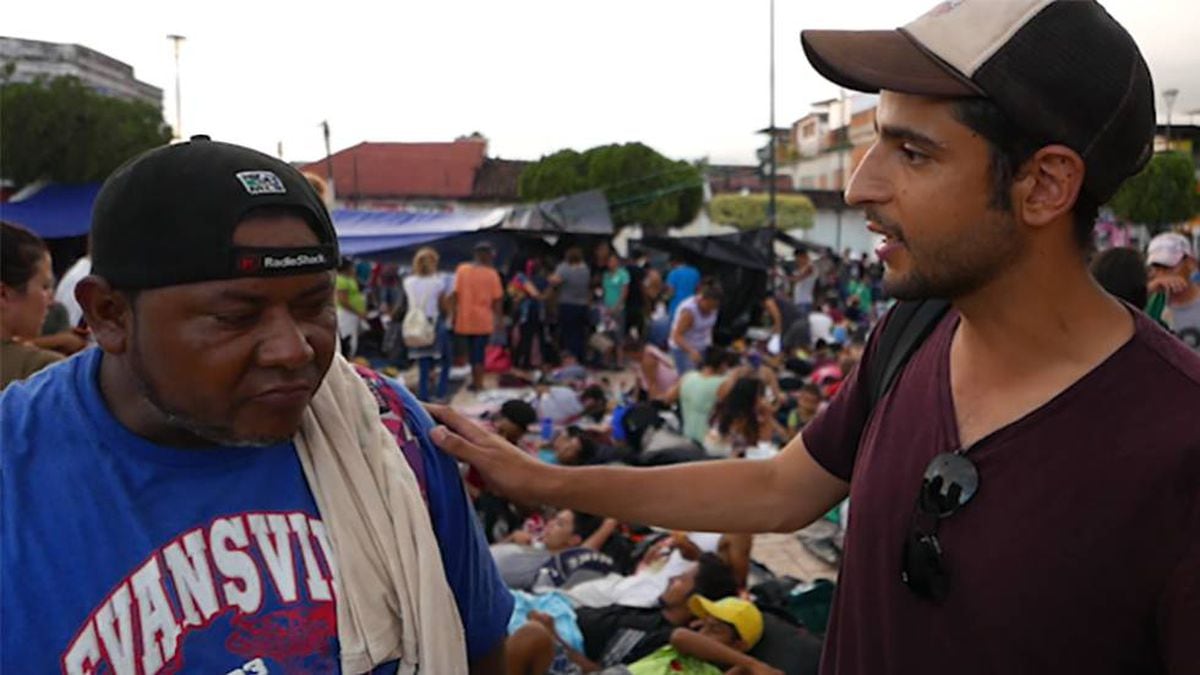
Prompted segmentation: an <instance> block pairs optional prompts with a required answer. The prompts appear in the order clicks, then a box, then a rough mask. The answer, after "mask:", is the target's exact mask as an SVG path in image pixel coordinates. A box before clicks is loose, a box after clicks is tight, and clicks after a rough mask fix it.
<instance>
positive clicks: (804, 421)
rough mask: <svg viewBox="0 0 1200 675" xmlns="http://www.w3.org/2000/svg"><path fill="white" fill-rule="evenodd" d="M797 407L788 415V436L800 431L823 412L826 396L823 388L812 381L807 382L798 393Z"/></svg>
mask: <svg viewBox="0 0 1200 675" xmlns="http://www.w3.org/2000/svg"><path fill="white" fill-rule="evenodd" d="M795 398H796V407H795V408H794V409H793V410H792V412H791V414H790V415H789V416H788V425H787V426H788V436H795V435H796V434H798V433H800V431H801V430H802V429H804V427H805V426H807V425H808V423H809V422H811V421H813V420H814V419H816V417H817V413H819V412H821V406H822V404H823V403H824V397H823V396H821V388H820V387H818V386H817V385H815V384H813V383H811V382H805V383H804V384H803V385H802V386H801V387H800V389H799V390H798V391H797V393H796V397H795Z"/></svg>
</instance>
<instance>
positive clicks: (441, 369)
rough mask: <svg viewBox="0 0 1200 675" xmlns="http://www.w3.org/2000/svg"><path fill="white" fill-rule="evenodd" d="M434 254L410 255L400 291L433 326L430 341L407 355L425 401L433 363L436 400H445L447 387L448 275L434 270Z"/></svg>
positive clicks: (419, 394) (427, 250)
mask: <svg viewBox="0 0 1200 675" xmlns="http://www.w3.org/2000/svg"><path fill="white" fill-rule="evenodd" d="M438 261H439V258H438V253H437V251H435V250H433V249H432V248H429V247H425V248H422V249H421V250H419V251H417V254H416V255H415V256H413V271H412V274H410V275H408V276H407V277H406V278H405V279H404V294H405V296H407V298H408V307H409V310H410V311H411V310H412V308H420V309H421V311H423V312H424V313H425V317H426V318H427V319H429V322H430V323H431V324H433V326H434V328H435V333H434V335H435V337H434V340H433V344H431V345H429V346H428V347H413V348H410V349H409V351H408V356H409V358H411V359H414V360H415V361H416V362H417V373H418V375H417V377H418V378H419V379H418V381H417V398H419V399H421V400H422V401H429V400H430V399H429V379H430V376H431V375H432V374H433V367H434V365H437V366H438V384H437V392H436V396H437V400H439V401H444V400H445V399H446V394H447V389H448V388H449V386H450V365H451V358H452V356H451V352H450V329H449V322H448V321H447V316H446V315H447V314H448V311H447V309H448V303H447V296H448V295H449V293H450V289H449V277H447V276H446V275H445V274H440V273H439V272H438Z"/></svg>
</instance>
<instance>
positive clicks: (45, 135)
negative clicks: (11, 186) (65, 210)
mask: <svg viewBox="0 0 1200 675" xmlns="http://www.w3.org/2000/svg"><path fill="white" fill-rule="evenodd" d="M170 140H171V129H170V127H169V126H167V125H166V123H164V122H163V118H162V111H161V110H160V109H159V108H158V107H156V106H153V105H150V104H148V103H144V102H135V101H124V100H121V99H117V98H112V97H108V96H103V95H101V94H98V93H96V92H94V91H92V90H91V89H89V88H88V87H86V86H84V84H83V83H82V82H80V81H79V80H78V79H77V78H74V77H59V78H55V79H53V80H49V81H45V80H41V81H37V82H33V83H4V84H3V86H0V176H3V177H4V178H7V179H9V180H12V181H13V182H14V183H16V184H17V185H18V186H21V185H24V184H26V183H29V182H31V181H34V180H38V179H43V178H45V179H49V180H55V181H61V182H66V183H79V182H88V181H96V180H102V179H104V178H105V177H106V176H108V174H110V173H112V171H113V169H115V168H117V167H118V166H120V165H121V163H123V162H124V161H125V160H127V159H129V158H130V157H133V156H135V155H137V154H138V153H140V152H143V151H145V150H148V149H150V148H153V147H156V146H159V145H163V144H164V143H167V142H168V141H170Z"/></svg>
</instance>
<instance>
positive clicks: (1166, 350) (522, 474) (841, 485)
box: [432, 0, 1200, 674]
mask: <svg viewBox="0 0 1200 675" xmlns="http://www.w3.org/2000/svg"><path fill="white" fill-rule="evenodd" d="M801 39H802V42H803V44H804V49H805V52H806V54H807V55H808V58H809V60H810V62H811V63H812V64H813V66H814V67H815V68H816V69H817V70H818V71H819V72H821V73H822V74H823V75H825V76H826V77H828V78H829V79H831V80H833V81H835V82H837V83H838V84H840V85H842V86H845V87H849V88H852V89H858V90H862V91H879V92H880V98H879V106H878V109H877V111H876V124H877V129H878V132H879V133H878V137H877V139H876V141H875V143H874V144H873V145H872V146H871V147H870V149H869V150H868V151H867V153H866V155H865V156H864V157H863V159H862V161H861V163H860V164H859V166H858V167H857V169H856V170H855V173H854V175H853V177H852V178H851V180H850V183H849V186H848V187H847V190H846V195H845V196H846V200H847V202H849V203H850V204H852V205H854V206H857V207H858V208H862V209H863V210H864V211H865V212H866V213H867V214H868V219H869V221H870V224H869V228H870V229H871V230H872V231H874V232H877V233H879V234H881V235H883V236H884V244H883V245H882V246H881V247H880V250H879V251H878V255H879V257H880V258H881V259H882V260H883V261H884V263H885V264H886V266H887V271H886V274H885V277H884V286H885V289H886V290H887V292H888V293H889V294H891V295H893V296H895V297H898V298H901V299H925V298H946V299H948V300H950V302H951V305H952V307H951V309H950V310H949V311H948V312H947V313H946V314H945V316H944V317H943V318H942V319H941V321H940V323H939V324H938V325H937V326H936V327H935V329H934V330H933V332H932V333H931V334H930V335H929V337H928V338H927V339H925V340H924V342H923V343H922V344H921V345H920V347H919V348H918V349H917V350H916V351H915V352H914V354H913V355H912V357H911V359H910V360H909V361H908V362H907V364H906V365H905V367H904V369H903V370H902V371H901V372H900V374H899V376H898V378H897V379H896V380H895V383H894V385H893V386H892V388H891V389H890V391H888V392H887V393H886V394H885V395H884V396H883V397H882V398H881V399H879V401H878V402H877V403H874V404H872V403H871V397H870V395H869V394H868V389H869V385H868V376H867V373H869V372H871V370H872V369H871V368H870V365H871V364H872V363H874V361H873V359H879V358H885V357H886V355H881V354H880V352H879V349H880V344H879V339H878V337H877V336H876V337H875V338H873V339H872V341H871V343H870V344H869V345H868V348H867V350H866V353H865V354H864V359H863V365H862V367H860V368H859V369H857V370H856V371H855V372H854V373H852V374H851V375H850V376H849V377H848V378H847V380H846V382H845V383H844V385H843V386H842V388H841V389H840V391H839V392H838V394H837V396H836V397H835V398H834V399H833V401H832V402H831V403H830V405H829V406H828V408H827V409H826V410H825V411H824V412H823V413H822V414H821V415H819V416H818V417H817V418H816V419H815V420H813V421H812V422H811V423H810V424H809V425H808V426H807V427H805V429H804V431H803V432H802V434H801V435H800V436H798V437H796V438H794V439H793V440H792V442H791V443H790V444H789V445H788V447H787V448H786V449H785V451H784V452H783V453H781V454H780V455H779V456H778V457H776V458H775V459H772V460H768V461H759V462H746V461H736V460H735V461H723V462H701V463H697V464H692V465H682V466H675V467H669V468H661V469H629V468H614V467H592V468H582V469H580V468H564V467H545V466H541V465H539V464H538V463H537V462H535V461H534V460H532V459H529V458H527V457H526V456H525V455H523V454H522V453H520V452H518V451H516V450H515V449H514V448H511V447H509V446H507V445H505V444H504V443H502V442H500V441H498V440H496V439H495V438H492V437H490V436H488V435H487V434H484V433H482V432H480V431H479V430H478V429H477V428H475V427H473V426H472V425H470V424H469V423H468V422H466V421H465V420H463V419H462V418H461V417H459V416H457V415H456V414H454V413H453V412H452V411H448V410H445V409H439V410H437V411H435V416H436V417H438V419H439V420H440V421H441V422H442V423H443V424H444V425H445V427H444V428H439V429H435V430H434V432H433V433H432V436H433V438H434V439H435V441H436V442H438V443H439V444H441V445H442V447H444V448H446V449H447V450H448V451H450V452H451V453H452V454H455V455H457V456H458V457H460V458H462V459H466V460H467V461H469V462H471V463H473V464H474V465H476V466H478V467H479V468H480V469H481V471H482V472H483V474H484V475H485V476H486V477H488V479H489V480H491V481H492V482H493V484H494V485H496V486H497V488H498V489H500V490H502V491H508V492H512V493H520V494H523V495H525V496H526V497H527V498H531V499H533V500H536V501H543V502H549V503H555V504H560V505H563V506H569V507H571V508H578V509H583V510H586V511H589V512H594V513H602V514H605V515H610V516H614V517H617V518H620V519H623V520H629V521H634V522H648V523H654V524H658V525H663V526H667V527H673V528H678V529H686V530H708V531H718V532H736V531H748V532H757V531H766V530H775V531H784V532H787V531H793V530H795V529H797V528H798V527H801V526H803V525H805V524H807V523H809V522H811V521H813V520H815V519H816V518H818V517H819V516H820V515H821V514H823V513H825V512H826V511H827V510H828V509H829V508H831V507H832V506H833V505H834V504H837V503H838V502H839V501H840V500H841V499H843V498H844V497H846V496H847V495H849V496H850V497H851V500H852V501H853V503H854V507H853V509H852V513H853V516H852V518H851V520H850V524H849V528H848V531H847V535H846V548H845V558H844V562H843V567H842V570H841V585H840V588H839V590H838V593H837V597H836V600H835V603H834V611H833V616H832V618H831V623H830V628H829V632H828V635H827V639H826V649H825V653H824V657H823V662H822V672H824V673H827V674H828V673H838V674H844V673H853V674H857V673H870V674H876V673H962V672H967V673H979V672H994V673H1068V672H1069V673H1077V672H1078V673H1093V674H1094V673H1114V674H1115V673H1200V639H1197V636H1200V422H1198V421H1197V413H1198V411H1200V358H1198V357H1197V356H1196V355H1195V354H1193V353H1191V351H1190V350H1188V349H1187V347H1185V346H1184V345H1182V344H1181V343H1180V342H1179V341H1177V340H1175V339H1173V338H1172V337H1170V336H1169V335H1168V334H1167V333H1166V332H1164V331H1163V330H1161V329H1160V328H1158V327H1157V326H1156V325H1155V324H1153V323H1152V322H1151V321H1149V320H1148V319H1147V318H1146V317H1145V316H1143V315H1142V314H1141V313H1139V312H1137V311H1136V310H1133V309H1132V308H1130V307H1128V306H1126V305H1123V304H1121V303H1120V302H1118V301H1116V300H1115V299H1113V298H1112V297H1110V296H1109V295H1107V294H1105V293H1104V292H1103V291H1102V290H1101V289H1100V287H1098V286H1097V285H1096V284H1095V282H1093V281H1092V279H1091V278H1090V276H1089V275H1088V271H1087V267H1086V264H1085V251H1086V249H1087V247H1088V245H1089V242H1090V237H1091V230H1092V223H1093V221H1094V218H1095V214H1096V209H1097V206H1098V205H1099V204H1102V203H1104V202H1105V201H1107V200H1108V199H1109V198H1110V197H1111V196H1112V195H1113V194H1114V193H1115V192H1116V190H1117V188H1118V187H1119V186H1120V184H1121V183H1122V181H1124V179H1125V178H1127V177H1128V176H1130V175H1132V174H1133V173H1135V172H1137V171H1138V170H1139V169H1140V168H1141V167H1142V166H1143V165H1144V164H1145V162H1146V161H1147V159H1148V158H1149V155H1150V153H1151V144H1152V138H1153V133H1154V95H1153V86H1152V84H1151V81H1150V74H1149V72H1148V69H1147V67H1146V64H1145V62H1144V61H1143V59H1142V57H1141V54H1140V53H1139V52H1138V49H1137V46H1136V45H1135V44H1134V43H1133V40H1132V39H1131V38H1130V37H1129V35H1128V34H1127V33H1126V32H1125V30H1124V29H1123V28H1122V27H1121V26H1120V25H1119V24H1117V23H1116V21H1114V20H1113V19H1112V18H1111V17H1110V16H1109V15H1108V14H1107V13H1106V12H1105V11H1104V9H1103V8H1102V7H1100V6H1099V5H1098V4H1097V3H1095V2H1093V1H1091V0H1061V1H1053V0H1005V1H1003V2H1001V1H999V0H951V1H949V2H943V3H942V4H941V5H939V6H938V7H936V8H935V9H934V10H932V11H931V12H929V13H928V14H926V15H924V16H922V17H921V18H919V19H917V20H916V21H914V22H912V23H910V24H908V25H906V26H905V27H903V28H901V29H899V30H896V31H869V32H844V31H805V32H804V33H803V34H802V38H801ZM889 318H890V317H889ZM887 320H888V319H885V322H886V321H887ZM880 332H881V331H877V334H878V333H880ZM720 494H726V495H729V494H733V495H737V502H738V508H736V509H731V508H729V506H728V502H727V500H722V499H714V498H712V495H720Z"/></svg>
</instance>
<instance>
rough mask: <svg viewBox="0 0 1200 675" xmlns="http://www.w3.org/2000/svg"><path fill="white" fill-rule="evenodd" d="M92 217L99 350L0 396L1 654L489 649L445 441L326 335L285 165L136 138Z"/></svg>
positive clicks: (318, 281)
mask: <svg viewBox="0 0 1200 675" xmlns="http://www.w3.org/2000/svg"><path fill="white" fill-rule="evenodd" d="M91 241H92V262H93V268H92V276H89V277H87V278H86V279H84V280H83V281H81V282H80V284H79V287H78V291H77V295H78V298H79V300H80V304H81V305H82V307H83V310H84V312H85V314H86V316H87V321H88V325H89V326H90V327H91V329H92V332H93V334H94V335H95V336H96V342H97V344H98V345H99V348H98V349H91V350H85V351H84V352H82V353H81V354H79V355H78V356H76V357H75V358H72V359H70V360H68V361H66V362H64V363H63V364H61V365H59V366H58V367H54V368H51V369H48V370H46V371H45V372H44V373H43V374H41V375H39V376H38V377H35V378H33V379H31V380H29V381H28V382H27V383H25V384H24V385H22V386H14V387H10V388H8V389H6V390H5V391H4V393H3V395H2V396H0V418H2V419H3V420H4V424H3V427H2V429H0V434H2V436H0V453H2V454H0V458H2V461H0V467H2V471H0V500H2V501H0V513H3V525H2V526H0V556H2V558H3V570H4V572H3V575H2V577H0V617H2V620H3V623H4V630H3V634H2V638H0V671H4V672H27V673H34V672H37V673H44V672H59V671H61V672H64V673H95V672H111V673H134V672H138V673H143V672H144V673H156V672H160V671H170V672H175V671H183V670H186V671H188V672H211V673H265V672H300V671H303V672H338V671H340V672H347V673H351V672H353V673H362V672H372V673H394V672H397V668H399V669H400V670H401V672H412V670H413V669H414V668H419V669H420V670H421V671H422V672H462V671H463V670H465V669H466V668H467V663H468V660H471V661H474V662H476V663H479V664H485V663H488V660H487V659H488V658H489V655H490V658H491V659H493V661H491V663H495V664H497V665H499V664H502V658H503V655H502V652H497V651H496V650H497V648H498V647H502V645H503V637H504V634H505V628H506V624H507V621H508V613H509V611H510V610H511V599H510V597H509V595H508V593H507V591H506V590H505V589H504V587H503V584H502V582H501V580H500V579H499V577H498V573H497V571H496V569H495V566H494V565H493V564H492V562H491V559H490V556H489V555H488V551H487V549H486V547H485V544H484V542H483V541H482V539H481V537H480V536H479V533H478V527H477V525H476V524H475V522H474V517H473V513H472V510H471V507H470V504H469V502H468V501H467V498H466V495H465V493H464V491H463V489H462V485H461V480H460V479H459V474H458V469H457V465H456V464H455V462H454V461H453V460H452V459H450V458H448V457H446V456H445V455H444V454H442V453H440V452H438V451H437V450H436V449H435V448H434V447H433V446H432V445H431V444H430V443H429V442H428V438H427V433H426V432H427V431H428V429H429V428H430V427H431V426H432V422H431V421H430V420H429V418H428V417H427V416H426V415H425V414H424V412H423V411H422V410H421V408H420V406H419V404H417V403H416V402H415V400H414V399H413V398H412V396H411V395H410V394H409V393H408V392H407V391H405V390H404V389H403V388H402V387H400V386H399V385H395V384H394V383H392V384H385V385H384V386H385V387H386V388H387V389H388V391H387V396H388V397H389V398H390V400H393V401H394V402H395V403H394V405H389V406H388V407H389V409H390V410H392V411H393V412H394V414H396V415H399V416H400V419H392V420H391V421H385V419H384V418H383V417H381V413H380V408H379V405H378V404H377V403H376V399H375V398H374V397H373V396H372V393H371V391H370V390H368V388H367V387H366V385H365V384H364V383H363V381H362V380H361V379H359V374H358V373H357V372H356V371H355V370H354V369H353V367H352V366H351V365H350V364H348V363H347V362H346V361H345V360H344V359H342V358H341V357H339V356H337V355H336V350H337V334H336V314H335V307H334V281H333V269H334V266H335V265H336V263H337V260H338V246H337V238H336V234H335V232H334V229H333V224H332V222H331V221H330V217H329V214H328V212H327V211H326V209H325V206H324V205H323V204H322V202H321V201H320V199H319V198H318V196H317V194H316V193H315V192H314V191H313V189H312V188H311V187H310V186H309V184H308V183H307V182H306V181H305V179H304V178H303V177H302V176H301V175H300V174H299V173H298V172H297V171H295V170H294V169H293V168H292V167H290V166H288V165H287V164H285V163H283V162H280V161H278V160H276V159H274V158H271V157H268V156H266V155H263V154H261V153H258V152H255V151H252V150H249V149H246V148H241V147H238V146H234V145H228V144H224V143H217V142H214V141H211V140H209V139H207V138H206V137H198V138H195V139H193V140H192V141H190V142H186V143H180V144H177V145H172V146H166V147H163V148H158V149H155V150H152V151H150V152H148V153H146V154H144V155H142V156H140V157H138V158H136V159H134V160H132V161H130V162H128V163H126V164H125V165H124V166H122V167H121V168H119V169H118V170H117V171H116V172H114V174H113V175H112V176H111V177H110V178H109V179H108V180H107V181H106V182H105V185H104V187H103V188H102V189H101V191H100V194H99V196H98V197H97V200H96V205H95V210H94V213H93V223H92V232H91ZM385 424H389V425H391V426H387V427H385ZM406 460H407V461H406ZM464 633H465V635H464Z"/></svg>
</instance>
